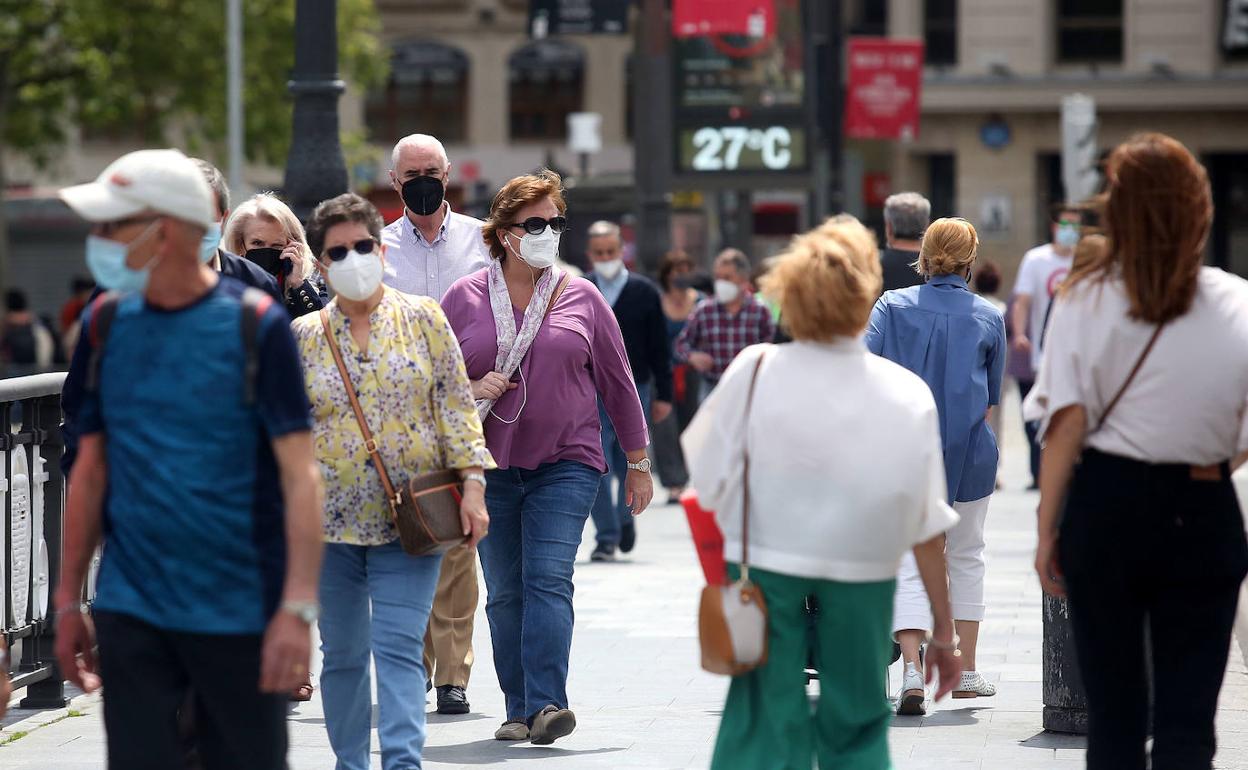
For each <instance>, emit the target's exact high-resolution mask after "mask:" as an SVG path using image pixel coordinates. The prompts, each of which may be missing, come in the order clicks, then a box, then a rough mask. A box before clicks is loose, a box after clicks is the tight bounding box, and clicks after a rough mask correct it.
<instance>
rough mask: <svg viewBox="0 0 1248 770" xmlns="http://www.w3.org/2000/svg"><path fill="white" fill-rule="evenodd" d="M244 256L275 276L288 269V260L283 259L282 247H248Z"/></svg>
mask: <svg viewBox="0 0 1248 770" xmlns="http://www.w3.org/2000/svg"><path fill="white" fill-rule="evenodd" d="M243 256H244V257H246V258H247V259H248V260H250V261H252V262H255V263H256V264H257V265H259V266H260V268H261V269H262V270H264V272H266V273H268V274H269V275H271V276H273V277H275V278H276V277H279V276H280V275H281V274H282V273H284V272H285V271H286V260H284V259H282V250H281V249H248V250H247V253H246V254H244V255H243Z"/></svg>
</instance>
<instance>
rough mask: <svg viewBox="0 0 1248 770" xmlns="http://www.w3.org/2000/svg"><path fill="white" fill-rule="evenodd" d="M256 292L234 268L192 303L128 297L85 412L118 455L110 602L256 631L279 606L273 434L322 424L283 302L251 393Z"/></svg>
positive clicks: (86, 325) (111, 489) (113, 462)
mask: <svg viewBox="0 0 1248 770" xmlns="http://www.w3.org/2000/svg"><path fill="white" fill-rule="evenodd" d="M245 289H246V286H244V285H243V284H242V283H240V282H238V281H236V280H234V279H232V278H227V277H222V278H221V279H220V282H219V283H218V284H217V286H216V287H214V288H213V289H212V290H211V291H210V292H208V293H207V294H206V295H204V296H203V297H202V298H201V299H199V300H198V301H196V302H195V303H194V304H193V305H190V306H188V307H185V308H181V309H179V310H174V311H165V310H160V309H158V308H155V307H152V306H150V305H148V304H147V303H146V302H145V301H144V299H143V297H142V296H140V295H138V294H132V295H127V296H125V297H123V298H122V300H121V302H120V303H119V305H118V307H117V314H116V316H115V317H114V319H113V322H112V326H111V329H110V331H109V333H108V337H107V339H106V340H104V341H103V342H102V343H101V344H102V345H103V351H102V355H101V358H100V372H99V374H100V379H99V388H98V390H97V391H95V392H89V393H87V394H86V398H85V400H84V403H83V405H82V413H81V417H80V424H81V427H82V434H83V435H89V434H92V433H100V432H102V433H103V434H104V446H105V452H106V462H107V465H108V497H107V502H106V504H105V506H104V510H105V518H104V557H103V562H102V564H101V565H100V574H99V579H98V581H97V584H96V597H95V606H96V607H97V608H98V609H100V610H105V611H109V612H118V613H125V614H128V615H133V616H135V617H137V618H139V619H141V620H144V621H146V622H148V623H151V624H152V625H155V626H157V627H159V628H164V629H169V630H176V631H186V632H191V633H211V634H257V633H261V632H263V630H264V628H265V626H266V625H267V623H268V620H269V618H270V616H271V615H272V614H273V612H274V611H275V609H276V607H277V604H278V602H279V600H280V597H281V590H282V583H283V579H284V577H285V566H286V540H285V530H284V506H283V503H282V493H281V479H280V475H279V472H278V467H277V463H276V460H275V459H274V456H273V451H272V447H271V444H270V442H271V441H272V440H273V439H275V438H278V437H280V436H284V435H287V434H291V433H296V432H299V431H306V430H310V429H311V417H310V406H309V404H308V398H307V394H306V392H305V390H304V384H303V371H302V367H301V364H300V362H299V353H298V351H297V349H296V347H295V341H294V338H293V336H292V335H291V332H290V317H289V316H288V315H287V313H286V309H285V308H284V307H282V306H281V305H280V304H279V303H273V304H272V305H270V306H269V308H268V309H267V310H266V311H265V313H264V314H263V316H262V317H261V319H260V324H259V330H258V335H257V336H258V339H257V350H258V363H259V373H258V375H257V378H256V382H255V403H252V404H247V403H246V396H245V392H244V390H245V387H244V385H245V379H244V372H243V370H244V361H245V358H246V356H245V352H244V346H243V333H242V321H243V311H242V295H243V292H244V290H245ZM90 314H91V310H88V311H87V313H86V314H84V316H83V325H82V328H83V335H84V338H86V337H87V336H88V335H89V334H90V331H89V330H90V329H91V316H90ZM90 350H91V346H90V344H87V345H80V346H79V349H78V350H77V351H76V355H83V356H89V355H90Z"/></svg>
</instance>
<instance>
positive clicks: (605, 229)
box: [586, 219, 624, 243]
mask: <svg viewBox="0 0 1248 770" xmlns="http://www.w3.org/2000/svg"><path fill="white" fill-rule="evenodd" d="M586 235H587V236H588V237H590V238H609V237H614V238H615V239H616V240H617V241H620V242H621V243H623V242H624V239H623V238H621V237H620V226H619V225H617V224H616V223H614V222H608V221H607V220H605V219H599V220H598V221H597V222H595V223H593V224H592V225H590V226H589V231H588V232H587V233H586Z"/></svg>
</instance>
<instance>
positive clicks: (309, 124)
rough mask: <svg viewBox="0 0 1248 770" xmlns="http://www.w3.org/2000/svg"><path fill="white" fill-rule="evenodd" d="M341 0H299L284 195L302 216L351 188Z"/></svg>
mask: <svg viewBox="0 0 1248 770" xmlns="http://www.w3.org/2000/svg"><path fill="white" fill-rule="evenodd" d="M337 10H338V9H337V0H296V5H295V69H294V72H293V73H292V76H291V80H290V85H289V88H290V93H291V95H292V96H293V97H294V99H295V114H294V131H293V133H292V135H291V142H290V154H289V155H288V156H287V158H286V183H285V185H286V199H287V201H288V202H289V204H290V207H291V208H292V209H294V211H295V214H296V215H297V216H298V217H299V218H300V219H301V220H304V221H307V218H308V215H309V214H311V213H312V209H313V208H315V207H316V204H318V203H320V202H321V201H323V200H325V199H327V198H332V197H334V196H335V195H340V194H341V193H344V192H346V191H347V189H348V184H347V164H346V161H345V160H344V159H343V156H342V144H341V143H340V141H339V138H338V97H339V96H340V95H341V94H342V92H343V89H344V88H345V85H344V84H343V82H342V80H341V79H339V77H338V26H337Z"/></svg>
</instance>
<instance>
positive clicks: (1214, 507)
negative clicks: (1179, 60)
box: [1024, 134, 1248, 770]
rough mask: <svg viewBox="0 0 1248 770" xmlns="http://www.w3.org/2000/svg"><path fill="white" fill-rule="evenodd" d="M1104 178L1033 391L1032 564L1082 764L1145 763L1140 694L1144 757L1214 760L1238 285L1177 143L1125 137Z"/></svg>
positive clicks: (1237, 395) (1232, 519) (1235, 584)
mask: <svg viewBox="0 0 1248 770" xmlns="http://www.w3.org/2000/svg"><path fill="white" fill-rule="evenodd" d="M1105 177H1106V182H1107V186H1108V190H1107V195H1106V200H1105V202H1104V215H1103V217H1102V222H1103V224H1104V227H1105V233H1106V237H1107V248H1105V249H1104V250H1102V251H1100V252H1099V253H1096V254H1093V255H1091V258H1089V259H1088V260H1086V261H1085V262H1083V263H1081V264H1077V265H1076V267H1075V269H1074V271H1073V272H1072V273H1071V276H1070V278H1069V279H1067V281H1066V284H1065V285H1064V286H1063V288H1062V290H1061V293H1060V294H1059V296H1058V298H1057V300H1056V302H1055V308H1054V310H1053V317H1052V319H1051V322H1050V326H1049V332H1048V338H1047V341H1046V342H1045V346H1044V357H1043V361H1042V364H1041V367H1040V373H1039V378H1038V379H1037V381H1036V386H1035V389H1034V390H1033V391H1032V392H1031V394H1030V396H1028V399H1027V401H1026V402H1025V404H1024V411H1025V413H1026V414H1027V415H1028V418H1029V419H1034V420H1039V421H1040V423H1041V435H1043V436H1044V439H1045V443H1044V460H1043V462H1042V463H1041V470H1040V507H1039V510H1038V518H1039V543H1038V546H1037V552H1036V572H1037V573H1038V574H1039V576H1040V585H1041V587H1042V588H1043V589H1044V590H1045V591H1046V592H1047V593H1049V594H1053V595H1055V596H1067V597H1068V600H1069V607H1070V620H1071V628H1072V630H1073V632H1074V634H1073V635H1074V641H1075V649H1076V651H1077V652H1078V655H1077V656H1076V657H1077V658H1078V661H1079V670H1080V673H1081V674H1082V678H1083V683H1084V688H1085V689H1086V691H1087V696H1088V756H1087V760H1088V768H1090V770H1101V769H1102V768H1115V770H1143V768H1144V767H1145V765H1146V762H1147V758H1146V756H1145V742H1146V740H1147V737H1148V723H1149V702H1150V700H1151V701H1152V703H1153V704H1154V705H1153V709H1152V730H1153V746H1152V752H1151V754H1152V757H1151V758H1152V762H1151V766H1152V768H1153V770H1177V768H1184V769H1185V770H1208V768H1209V767H1210V765H1211V763H1212V760H1213V755H1214V751H1215V749H1216V740H1215V734H1214V717H1215V714H1216V711H1217V705H1218V693H1219V691H1220V690H1221V687H1222V678H1223V675H1224V674H1225V671H1226V659H1227V654H1228V652H1229V647H1230V636H1231V627H1232V624H1233V621H1234V617H1235V605H1236V602H1237V598H1238V593H1239V585H1240V583H1241V582H1242V581H1243V579H1244V575H1245V573H1246V572H1248V543H1246V541H1245V537H1244V523H1243V518H1242V517H1241V515H1240V510H1239V505H1238V503H1237V502H1236V499H1235V491H1234V489H1233V487H1232V484H1231V480H1230V472H1231V469H1232V468H1234V467H1236V466H1237V465H1238V464H1240V463H1242V462H1243V461H1244V460H1245V459H1246V458H1248V407H1246V405H1248V282H1245V281H1244V280H1243V279H1242V278H1238V277H1236V276H1234V275H1231V274H1229V273H1225V272H1223V271H1222V270H1219V269H1217V268H1213V267H1205V266H1204V251H1205V242H1206V240H1207V238H1208V236H1209V229H1210V224H1211V222H1212V220H1213V201H1212V195H1211V192H1210V187H1209V177H1208V175H1207V174H1206V172H1205V169H1204V167H1203V166H1201V164H1200V162H1199V161H1197V160H1196V158H1195V157H1193V155H1192V153H1191V152H1189V151H1188V149H1187V148H1186V147H1184V146H1183V145H1182V144H1180V143H1179V142H1177V141H1175V140H1174V139H1172V138H1170V137H1168V136H1165V135H1163V134H1141V135H1138V136H1135V137H1132V138H1131V139H1129V140H1127V141H1126V142H1125V143H1124V144H1122V145H1120V146H1119V147H1118V148H1116V149H1115V150H1114V151H1113V152H1112V153H1111V154H1110V156H1109V159H1108V160H1107V161H1106V164H1105ZM1146 638H1147V639H1149V641H1150V642H1151V646H1152V655H1151V658H1150V656H1148V655H1146V654H1145V639H1146ZM1150 668H1151V672H1150V671H1148V670H1147V669H1150ZM1150 673H1151V675H1150ZM1150 681H1151V683H1152V686H1153V690H1154V694H1153V697H1152V698H1151V699H1150V697H1149V683H1150Z"/></svg>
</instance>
